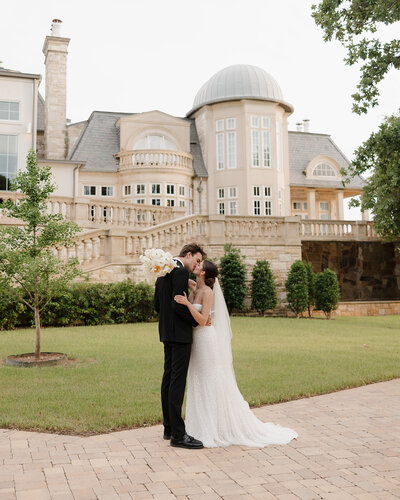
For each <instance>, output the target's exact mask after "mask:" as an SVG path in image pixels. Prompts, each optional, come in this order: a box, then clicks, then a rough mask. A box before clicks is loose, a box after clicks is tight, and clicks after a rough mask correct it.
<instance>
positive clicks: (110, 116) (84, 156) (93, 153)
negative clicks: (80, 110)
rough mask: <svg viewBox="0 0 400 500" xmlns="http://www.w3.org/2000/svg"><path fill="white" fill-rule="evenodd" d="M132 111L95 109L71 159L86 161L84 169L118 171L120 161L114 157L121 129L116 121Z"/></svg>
mask: <svg viewBox="0 0 400 500" xmlns="http://www.w3.org/2000/svg"><path fill="white" fill-rule="evenodd" d="M128 114H130V113H112V112H107V111H93V113H92V114H91V115H90V117H89V119H88V121H87V123H86V125H85V126H84V127H83V129H82V131H81V133H80V135H79V137H78V139H77V141H76V143H75V145H74V147H73V148H72V150H71V153H70V155H69V157H68V159H69V160H74V161H85V162H86V165H85V166H84V167H83V170H91V171H97V172H116V171H117V170H118V166H119V162H118V159H117V158H115V157H114V155H115V154H116V153H118V152H119V149H120V148H119V129H118V128H117V127H116V125H115V123H116V121H117V120H118V119H119V118H121V116H124V115H128Z"/></svg>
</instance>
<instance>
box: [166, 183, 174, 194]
mask: <svg viewBox="0 0 400 500" xmlns="http://www.w3.org/2000/svg"><path fill="white" fill-rule="evenodd" d="M165 194H167V195H170V196H171V195H175V184H166V185H165Z"/></svg>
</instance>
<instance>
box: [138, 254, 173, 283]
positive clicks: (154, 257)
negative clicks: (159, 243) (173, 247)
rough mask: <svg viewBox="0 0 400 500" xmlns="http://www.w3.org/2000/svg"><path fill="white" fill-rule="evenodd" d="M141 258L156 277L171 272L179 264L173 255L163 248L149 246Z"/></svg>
mask: <svg viewBox="0 0 400 500" xmlns="http://www.w3.org/2000/svg"><path fill="white" fill-rule="evenodd" d="M139 259H140V262H141V263H142V264H143V266H144V268H145V269H146V271H147V272H148V273H149V274H150V275H151V276H154V277H156V278H158V277H160V276H165V275H166V274H168V273H170V272H171V271H172V269H174V267H176V265H177V264H176V262H175V261H174V260H173V258H172V255H171V254H170V253H169V252H165V251H164V250H161V248H149V249H148V250H146V251H145V252H144V255H141V256H140V257H139Z"/></svg>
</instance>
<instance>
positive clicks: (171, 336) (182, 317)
mask: <svg viewBox="0 0 400 500" xmlns="http://www.w3.org/2000/svg"><path fill="white" fill-rule="evenodd" d="M177 264H178V267H175V268H174V269H173V270H172V271H171V272H170V273H168V274H166V275H165V276H163V277H161V278H157V281H156V290H155V294H154V307H155V310H156V311H157V312H158V313H159V315H160V317H159V321H158V331H159V334H160V341H161V342H182V343H185V344H191V343H192V341H193V335H192V328H193V326H196V325H197V323H196V321H195V320H194V319H193V316H192V315H191V314H190V311H189V309H188V308H187V307H186V306H184V305H183V304H178V302H175V300H174V297H175V295H183V292H186V295H188V282H189V272H188V271H187V270H186V269H185V268H184V267H183V265H182V264H181V263H180V262H179V261H177Z"/></svg>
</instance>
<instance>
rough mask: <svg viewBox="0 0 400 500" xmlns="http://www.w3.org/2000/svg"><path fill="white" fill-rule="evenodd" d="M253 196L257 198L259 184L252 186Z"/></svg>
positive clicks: (259, 194) (259, 192) (258, 195)
mask: <svg viewBox="0 0 400 500" xmlns="http://www.w3.org/2000/svg"><path fill="white" fill-rule="evenodd" d="M253 196H256V197H257V198H258V197H260V196H261V186H253Z"/></svg>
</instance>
